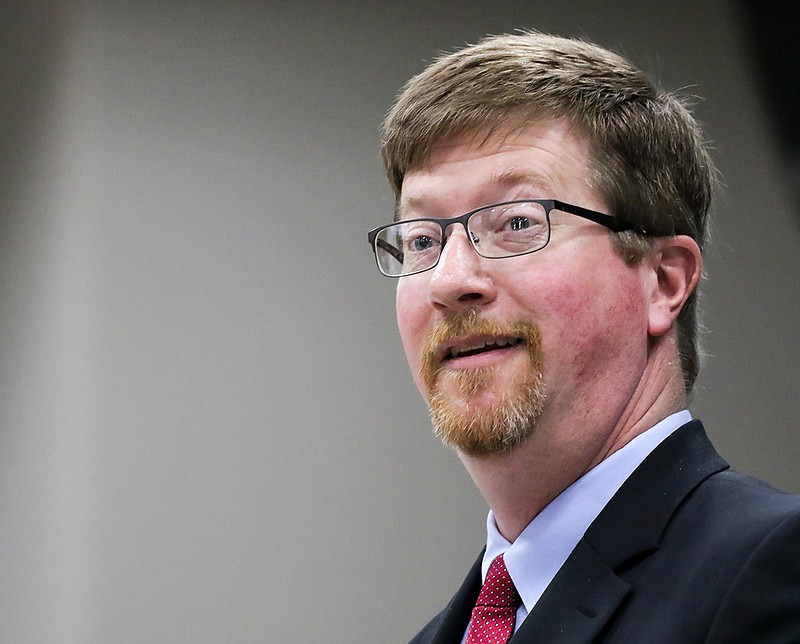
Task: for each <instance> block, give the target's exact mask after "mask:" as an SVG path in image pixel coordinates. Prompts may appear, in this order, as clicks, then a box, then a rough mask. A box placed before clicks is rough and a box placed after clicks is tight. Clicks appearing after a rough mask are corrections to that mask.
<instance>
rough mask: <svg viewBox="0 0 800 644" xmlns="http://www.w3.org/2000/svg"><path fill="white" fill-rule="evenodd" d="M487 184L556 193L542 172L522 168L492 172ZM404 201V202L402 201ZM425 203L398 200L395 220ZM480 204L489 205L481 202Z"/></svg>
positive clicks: (547, 194) (411, 199) (550, 193)
mask: <svg viewBox="0 0 800 644" xmlns="http://www.w3.org/2000/svg"><path fill="white" fill-rule="evenodd" d="M487 185H493V186H497V187H500V188H514V187H517V186H521V185H529V186H532V187H535V188H536V189H537V191H541V194H540V195H539V196H540V197H548V198H552V197H555V196H556V195H555V194H554V191H553V187H552V184H551V183H550V181H549V180H548V179H547V178H546V177H545V176H544V175H542V174H540V173H538V172H536V171H534V170H527V169H522V168H514V167H511V168H506V169H504V170H502V171H500V172H496V173H492V174H491V175H490V177H489V180H488V182H487ZM401 202H402V203H401ZM424 205H425V199H424V198H423V197H409V198H408V199H406V200H401V201H398V202H397V203H396V204H395V207H394V221H399V220H400V219H401V217H402V212H403V211H406V210H409V209H410V210H413V209H415V208H420V207H423V206H424ZM480 205H489V204H488V203H487V204H480Z"/></svg>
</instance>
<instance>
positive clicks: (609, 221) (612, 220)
mask: <svg viewBox="0 0 800 644" xmlns="http://www.w3.org/2000/svg"><path fill="white" fill-rule="evenodd" d="M553 207H554V208H556V209H557V210H563V211H564V212H568V213H570V214H573V215H578V216H579V217H583V218H584V219H588V220H589V221H593V222H594V223H596V224H600V225H602V226H605V227H606V228H610V229H611V230H613V231H614V232H615V233H619V232H622V231H625V230H632V231H634V232H637V233H640V234H642V235H646V234H648V233H647V231H646V230H645V229H644V228H643V227H642V226H639V225H638V224H633V223H631V222H629V221H626V220H625V219H620V218H619V217H614V216H612V215H606V214H605V213H602V212H596V211H594V210H589V209H588V208H581V207H580V206H573V205H572V204H568V203H564V202H563V201H555V200H554V201H553Z"/></svg>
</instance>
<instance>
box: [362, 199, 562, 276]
mask: <svg viewBox="0 0 800 644" xmlns="http://www.w3.org/2000/svg"><path fill="white" fill-rule="evenodd" d="M441 221H442V220H439V219H411V220H408V221H399V222H397V223H395V224H392V225H391V226H387V227H386V228H384V229H382V230H381V231H380V232H379V233H378V235H377V236H376V238H375V254H376V257H377V259H378V265H379V267H380V269H381V271H382V272H383V273H384V274H386V275H390V276H394V277H396V276H402V275H409V274H411V273H418V272H420V271H424V270H427V269H429V268H431V267H433V266H435V265H436V263H437V262H438V261H439V256H440V255H441V252H442V247H443V246H444V242H446V237H445V238H443V236H442V235H443V230H442V224H441V223H440V222H441ZM445 221H446V220H445ZM449 225H450V226H454V225H458V224H457V223H451V224H449ZM466 226H467V231H468V233H469V236H470V238H471V241H472V245H473V246H474V248H475V250H476V251H477V252H478V254H480V255H481V256H483V257H489V258H499V257H513V256H514V255H522V254H525V253H530V252H533V251H535V250H539V249H541V248H543V247H544V246H546V245H547V242H548V240H549V237H550V224H549V221H548V218H547V211H546V210H545V208H544V207H543V206H542V205H541V204H538V203H536V202H528V201H526V202H515V203H509V204H504V205H499V206H488V207H486V208H482V209H480V210H477V211H475V212H473V213H472V215H471V216H470V217H469V218H468V219H467V224H466ZM448 232H449V231H448Z"/></svg>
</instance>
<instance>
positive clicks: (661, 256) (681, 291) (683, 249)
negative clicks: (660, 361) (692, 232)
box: [648, 235, 703, 336]
mask: <svg viewBox="0 0 800 644" xmlns="http://www.w3.org/2000/svg"><path fill="white" fill-rule="evenodd" d="M649 261H650V262H651V263H650V268H651V269H652V270H653V275H654V278H655V279H654V280H653V281H652V287H653V288H652V291H651V297H650V314H649V320H648V332H649V334H650V335H651V336H661V335H664V334H665V333H666V332H667V331H669V330H670V328H672V324H673V322H674V321H675V319H676V318H677V317H678V314H679V313H680V312H681V309H682V308H683V305H684V304H685V303H686V300H687V299H688V298H689V296H690V295H691V294H692V293H693V292H694V291H695V289H696V288H697V284H698V283H699V282H700V275H701V272H702V270H703V257H702V255H701V254H700V247H699V246H698V245H697V242H695V241H694V239H692V238H691V237H689V236H688V235H675V236H674V237H664V238H661V239H659V240H657V241H656V243H655V245H654V247H653V250H652V254H651V255H650V257H649Z"/></svg>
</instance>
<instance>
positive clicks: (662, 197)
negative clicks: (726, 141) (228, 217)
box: [370, 33, 800, 644]
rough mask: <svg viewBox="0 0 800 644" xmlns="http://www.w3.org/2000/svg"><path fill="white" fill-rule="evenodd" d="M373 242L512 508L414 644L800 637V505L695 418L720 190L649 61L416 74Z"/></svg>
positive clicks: (483, 45) (447, 409)
mask: <svg viewBox="0 0 800 644" xmlns="http://www.w3.org/2000/svg"><path fill="white" fill-rule="evenodd" d="M383 157H384V162H385V166H386V171H387V175H388V177H389V180H390V183H391V184H392V187H393V189H394V192H395V196H396V216H395V222H394V223H392V224H388V225H386V226H382V227H380V228H377V229H375V230H374V231H372V232H371V233H370V243H371V244H372V246H373V250H374V252H375V256H376V259H377V261H378V266H379V268H380V270H381V271H382V272H383V273H384V274H386V275H388V276H390V277H397V278H399V280H398V283H397V319H398V325H399V329H400V334H401V337H402V341H403V346H404V349H405V352H406V356H407V358H408V362H409V365H410V367H411V370H412V373H413V374H414V378H415V381H416V383H417V385H418V387H419V390H420V392H421V393H422V395H423V396H424V398H425V399H426V401H427V402H428V405H429V407H430V410H431V417H432V419H433V423H434V426H435V429H436V432H437V433H438V435H439V436H440V437H441V438H442V439H443V441H444V442H445V443H446V444H448V445H450V446H452V447H453V448H454V449H455V450H456V452H457V453H458V455H459V457H460V458H461V460H462V461H463V463H464V465H465V467H466V468H467V470H468V471H469V473H470V475H471V476H472V478H473V480H474V481H475V483H476V485H477V486H478V488H479V489H480V491H481V493H482V494H483V496H484V497H485V499H486V500H487V502H488V504H489V506H490V508H491V510H490V513H489V517H488V520H487V532H488V537H487V544H486V548H485V550H484V552H483V554H482V555H481V556H480V557H479V559H478V560H477V561H476V563H475V565H474V566H473V568H472V570H471V571H470V572H469V574H468V576H467V578H466V580H465V581H464V584H463V585H462V587H461V589H460V590H459V591H458V592H457V593H456V595H455V596H454V598H453V599H452V601H451V602H450V603H449V604H448V606H447V607H446V608H445V609H444V610H443V611H442V612H441V613H439V614H438V615H437V616H436V617H435V618H434V619H433V620H432V621H431V622H430V623H429V624H428V625H427V626H426V627H425V628H424V629H423V630H422V631H421V632H420V633H419V635H417V637H416V638H415V639H414V640H413V641H414V642H441V643H445V642H454V643H458V642H462V641H464V642H468V643H470V644H475V643H477V642H505V641H508V638H509V636H513V639H512V641H513V642H515V643H516V642H537V643H542V642H548V643H550V642H570V643H577V642H625V643H631V642H647V643H648V644H653V643H657V642H665V643H666V642H669V643H675V642H681V643H683V642H726V643H727V642H800V499H798V497H795V496H792V495H789V494H784V493H782V492H779V491H777V490H775V489H773V488H770V487H769V486H767V485H766V484H764V483H761V482H759V481H756V480H754V479H751V478H748V477H745V476H742V475H740V474H737V473H734V472H732V471H731V470H729V469H728V465H727V464H726V463H725V462H724V461H723V460H722V459H721V458H720V457H719V456H718V455H717V453H716V452H715V451H714V449H713V448H712V446H711V444H710V443H709V442H708V439H707V437H706V435H705V433H704V430H703V427H702V425H701V424H700V422H699V421H697V420H692V418H691V415H690V413H689V412H688V411H687V410H686V406H687V398H688V394H689V393H690V392H691V389H692V385H693V383H694V380H695V377H696V375H697V371H698V349H697V337H696V336H697V320H696V307H695V301H696V292H697V286H698V282H699V281H700V276H701V271H702V255H701V250H702V248H703V244H704V241H705V230H706V216H707V212H708V208H709V203H710V200H711V188H712V182H713V175H714V170H713V167H712V163H711V160H710V158H709V156H708V153H707V151H706V147H705V144H704V142H703V139H702V134H701V132H700V129H699V127H698V125H697V124H696V122H695V120H694V119H693V117H692V116H691V114H690V113H689V111H688V110H687V109H686V107H685V106H684V105H683V104H682V102H681V101H680V100H679V99H678V98H676V97H675V96H673V95H671V94H668V93H663V92H660V91H659V90H657V89H656V88H655V87H654V86H653V84H652V83H651V82H650V80H649V79H648V78H647V77H646V76H645V75H644V74H643V73H642V72H640V71H639V70H638V69H636V68H634V67H633V66H632V65H631V64H630V63H629V62H628V61H626V60H624V59H623V58H621V57H619V56H617V55H615V54H613V53H611V52H609V51H606V50H605V49H602V48H600V47H597V46H595V45H592V44H588V43H585V42H581V41H577V40H570V39H563V38H557V37H552V36H546V35H542V34H539V33H524V34H518V35H512V36H500V37H491V38H488V39H486V40H484V41H482V42H480V43H479V44H477V45H474V46H470V47H467V48H465V49H463V50H461V51H458V52H455V53H452V54H450V55H446V56H444V57H442V58H440V59H438V60H437V61H435V62H434V63H433V64H431V65H430V66H429V67H428V68H427V69H426V70H424V71H423V72H422V73H421V74H420V75H418V76H417V77H415V78H413V79H411V80H410V81H409V83H408V84H407V85H406V86H405V88H404V89H403V91H402V93H401V94H400V96H399V97H398V99H397V101H396V103H395V105H394V106H393V108H392V110H391V111H390V113H389V115H388V117H387V119H386V122H385V124H384V130H383Z"/></svg>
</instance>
